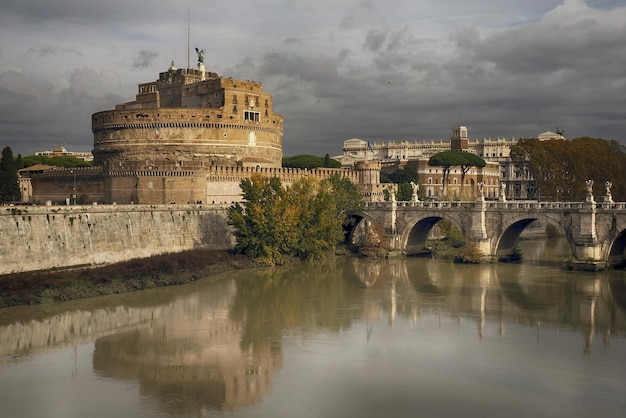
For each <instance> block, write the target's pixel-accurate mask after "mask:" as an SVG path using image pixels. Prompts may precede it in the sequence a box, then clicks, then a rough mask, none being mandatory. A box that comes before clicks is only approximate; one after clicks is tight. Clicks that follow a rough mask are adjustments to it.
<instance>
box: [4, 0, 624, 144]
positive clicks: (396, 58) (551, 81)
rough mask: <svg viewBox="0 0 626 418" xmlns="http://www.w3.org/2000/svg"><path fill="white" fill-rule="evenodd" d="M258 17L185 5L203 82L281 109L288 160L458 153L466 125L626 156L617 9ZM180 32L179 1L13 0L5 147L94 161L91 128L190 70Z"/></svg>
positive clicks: (343, 11) (7, 8)
mask: <svg viewBox="0 0 626 418" xmlns="http://www.w3.org/2000/svg"><path fill="white" fill-rule="evenodd" d="M253 5H256V3H251V2H247V1H241V2H230V3H227V2H213V3H211V4H210V5H208V4H205V3H201V4H195V5H192V6H191V18H190V21H191V41H192V46H198V47H201V48H206V51H207V56H206V63H207V69H209V70H211V71H217V72H219V73H220V74H221V75H223V76H226V77H229V76H232V77H235V78H242V79H248V80H257V81H261V82H262V83H263V87H264V89H265V90H266V91H269V92H270V93H272V94H273V102H274V107H275V110H276V111H277V112H279V113H281V114H283V116H284V117H285V136H284V141H283V143H284V149H285V153H286V154H287V155H293V154H296V153H305V152H306V153H315V154H320V155H323V154H325V153H330V154H337V153H339V152H340V150H341V147H342V144H343V141H344V140H346V139H350V138H354V137H360V138H363V139H368V140H373V141H380V140H401V139H407V140H429V139H436V140H438V139H442V138H449V136H450V129H451V127H452V126H454V125H456V124H459V123H462V124H465V125H467V126H468V128H469V133H470V137H481V138H482V137H503V136H506V137H521V136H533V135H537V134H538V133H541V132H544V131H546V130H553V129H554V128H555V126H559V127H560V128H563V129H565V130H566V134H567V136H568V137H576V136H583V135H589V136H595V137H604V138H607V139H617V140H620V141H622V142H623V143H626V135H625V134H624V133H623V121H624V111H623V109H625V108H626V97H625V96H626V95H624V92H625V91H626V73H625V72H624V68H626V43H624V42H623V39H626V25H625V24H624V22H626V7H625V5H624V4H623V1H603V0H587V3H585V2H584V1H583V0H546V1H543V2H528V1H523V0H515V1H513V0H511V1H507V2H503V1H501V0H476V1H475V2H460V3H459V2H458V1H453V0H424V1H420V2H411V1H400V0H398V1H393V2H391V4H389V3H383V2H374V1H371V0H367V1H337V0H332V1H331V0H320V1H318V2H312V3H311V2H309V3H306V2H295V1H290V2H276V3H271V5H269V6H267V7H264V8H259V7H253ZM587 5H589V6H587ZM15 22H18V23H15ZM186 24H187V8H186V6H183V7H181V6H180V5H179V4H176V3H172V2H161V1H155V2H147V1H137V2H130V3H129V2H127V1H123V0H111V1H109V2H96V3H94V2H84V1H81V0H59V1H55V2H47V1H43V0H21V1H16V0H6V1H5V2H4V3H3V14H2V16H0V35H2V44H1V45H0V48H1V49H0V54H2V61H1V62H0V142H1V143H11V142H12V141H17V144H20V145H21V144H26V143H33V144H34V143H35V142H36V143H37V147H38V148H37V149H41V148H42V146H40V144H46V143H47V144H49V145H47V146H45V148H50V147H51V146H52V145H54V144H56V143H61V144H63V142H64V141H65V142H66V143H67V144H72V145H74V146H75V147H76V148H79V149H85V148H87V149H90V147H91V141H92V138H91V131H90V117H91V113H93V112H96V111H101V110H107V109H111V108H113V107H114V105H115V104H117V103H121V102H125V101H129V100H132V99H133V98H134V93H135V91H136V85H137V83H143V82H148V81H152V80H155V79H156V78H157V77H158V73H159V72H160V71H163V70H165V69H166V68H167V66H169V64H170V62H171V60H175V62H176V64H178V65H179V66H181V63H182V62H186V61H187V59H188V57H187V27H186ZM137 51H139V52H137ZM25 52H26V53H25ZM191 56H192V60H191V65H193V62H194V61H195V56H194V55H193V53H192V54H191ZM44 65H45V71H42V70H41V68H43V66H44ZM85 67H89V68H85ZM104 69H109V70H104ZM114 71H115V72H114ZM117 72H119V74H118V73H117ZM33 146H34V145H33ZM13 148H14V150H15V149H18V150H19V149H20V147H19V146H17V147H16V146H13ZM25 148H26V147H25ZM25 148H23V149H25ZM30 148H32V147H31V146H30V145H29V149H30ZM24 152H26V151H24Z"/></svg>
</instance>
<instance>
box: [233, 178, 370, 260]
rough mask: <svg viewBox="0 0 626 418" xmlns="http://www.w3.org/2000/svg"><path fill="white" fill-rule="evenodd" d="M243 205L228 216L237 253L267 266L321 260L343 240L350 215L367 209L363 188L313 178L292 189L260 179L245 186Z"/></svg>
mask: <svg viewBox="0 0 626 418" xmlns="http://www.w3.org/2000/svg"><path fill="white" fill-rule="evenodd" d="M240 187H241V189H242V191H243V202H241V203H235V204H234V205H233V206H231V207H230V209H229V211H228V218H229V224H230V225H231V226H233V229H234V235H235V238H236V240H237V243H236V246H235V250H236V251H238V252H240V253H244V254H247V255H248V256H249V257H251V258H255V259H258V260H259V261H260V262H263V263H266V264H280V263H283V262H284V260H285V258H286V257H290V256H291V257H298V258H301V259H311V258H320V257H322V256H323V255H324V254H327V253H329V252H331V251H332V250H334V248H335V247H336V246H337V245H338V244H339V243H340V242H341V240H342V239H343V228H342V225H343V223H344V221H345V220H346V218H347V216H348V214H350V213H353V212H355V211H359V210H361V209H362V207H363V199H362V197H361V194H360V192H359V190H358V188H357V187H356V186H355V185H354V184H353V183H352V182H351V181H350V179H348V178H347V177H341V176H340V175H339V174H338V173H335V174H333V175H331V176H330V177H329V178H327V179H324V180H322V181H320V180H318V179H317V178H316V177H313V176H307V177H303V178H301V179H299V180H297V181H295V182H294V183H293V184H292V185H291V187H282V186H281V184H280V180H278V178H271V179H270V178H267V177H262V176H261V175H260V174H259V173H255V174H254V175H253V176H252V177H251V178H250V179H244V180H242V181H241V184H240Z"/></svg>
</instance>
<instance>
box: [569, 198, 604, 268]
mask: <svg viewBox="0 0 626 418" xmlns="http://www.w3.org/2000/svg"><path fill="white" fill-rule="evenodd" d="M579 213H580V218H579V227H578V235H577V236H575V237H574V248H575V250H574V252H575V254H574V256H575V257H576V258H577V259H578V260H581V261H584V260H590V261H595V260H601V259H602V245H601V243H599V242H598V234H597V232H596V202H595V201H594V199H593V195H591V194H588V195H587V199H586V201H585V202H584V203H583V207H582V208H581V210H580V212H579Z"/></svg>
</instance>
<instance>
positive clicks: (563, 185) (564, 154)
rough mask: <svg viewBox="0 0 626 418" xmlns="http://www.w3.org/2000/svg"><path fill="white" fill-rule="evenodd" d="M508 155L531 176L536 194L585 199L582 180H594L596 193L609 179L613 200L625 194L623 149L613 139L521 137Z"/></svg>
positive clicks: (547, 196) (602, 190)
mask: <svg viewBox="0 0 626 418" xmlns="http://www.w3.org/2000/svg"><path fill="white" fill-rule="evenodd" d="M511 159H512V160H513V163H514V164H515V165H516V166H517V167H518V168H520V169H521V170H527V172H528V173H529V174H530V175H531V176H532V177H533V181H534V183H535V189H536V196H534V197H535V198H544V199H545V198H547V199H554V200H561V199H563V200H565V201H581V200H584V199H585V194H586V191H585V181H586V180H589V179H592V180H595V188H596V193H599V194H600V195H603V194H604V189H603V185H604V182H605V181H607V180H608V181H611V182H612V183H613V187H612V189H611V192H612V195H613V198H614V199H615V200H619V199H623V197H624V196H626V179H625V178H624V176H623V173H624V172H626V153H625V152H624V150H623V148H622V147H621V145H620V144H619V143H617V142H616V141H606V140H604V139H600V138H590V137H581V138H574V139H573V140H571V141H568V140H565V139H561V140H550V141H539V140H538V139H536V138H531V139H520V140H519V141H518V143H517V144H516V145H514V146H513V147H511Z"/></svg>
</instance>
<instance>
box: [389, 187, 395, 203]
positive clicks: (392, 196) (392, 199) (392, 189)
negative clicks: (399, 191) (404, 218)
mask: <svg viewBox="0 0 626 418" xmlns="http://www.w3.org/2000/svg"><path fill="white" fill-rule="evenodd" d="M387 190H389V201H390V202H395V201H396V188H395V187H393V186H389V189H387Z"/></svg>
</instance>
